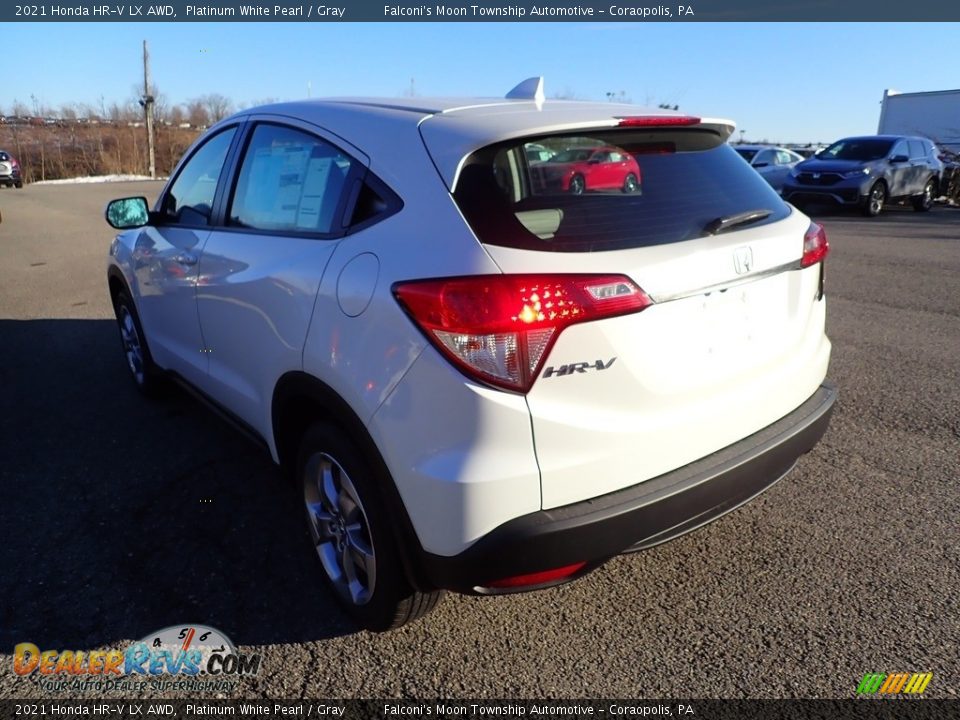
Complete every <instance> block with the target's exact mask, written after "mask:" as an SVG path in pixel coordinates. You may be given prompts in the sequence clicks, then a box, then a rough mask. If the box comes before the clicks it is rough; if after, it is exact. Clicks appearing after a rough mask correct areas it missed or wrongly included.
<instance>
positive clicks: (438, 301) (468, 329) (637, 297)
mask: <svg viewBox="0 0 960 720" xmlns="http://www.w3.org/2000/svg"><path fill="white" fill-rule="evenodd" d="M393 292H394V295H395V296H396V298H397V300H398V301H399V302H400V304H401V305H402V306H403V308H404V309H405V310H406V311H407V312H408V313H409V314H410V316H411V317H412V318H413V320H414V321H415V322H416V323H417V325H418V326H419V327H420V329H421V330H423V332H424V333H425V334H426V336H427V338H428V339H429V340H430V341H431V342H432V343H433V344H434V345H435V346H436V347H437V349H439V350H440V351H441V352H442V353H443V354H444V355H446V356H447V357H448V358H449V359H450V360H451V361H452V362H453V363H454V364H455V365H456V366H457V367H458V368H460V369H461V370H462V371H463V372H465V373H466V374H467V375H468V376H469V377H472V378H475V379H477V380H482V381H483V382H487V383H490V384H492V385H497V386H499V387H502V388H506V389H508V390H516V391H519V392H527V391H528V390H529V389H530V387H531V386H532V385H533V382H534V380H535V379H536V377H537V374H538V373H539V371H540V368H541V367H542V366H543V363H544V361H545V360H546V357H547V354H548V353H549V352H550V348H551V347H552V346H553V343H554V342H556V339H557V337H558V336H559V335H560V333H561V332H562V331H563V329H564V328H565V327H567V326H569V325H573V324H576V323H582V322H589V321H591V320H598V319H600V318H609V317H615V316H617V315H626V314H628V313H635V312H640V311H641V310H643V309H644V308H646V307H648V306H649V305H650V304H651V300H650V298H649V297H648V296H647V294H646V293H645V292H643V290H641V289H640V288H639V287H637V286H636V285H635V284H634V283H633V281H632V280H630V278H628V277H626V276H624V275H477V276H472V277H461V278H447V279H442V280H425V281H416V282H405V283H397V284H396V285H395V286H394V288H393Z"/></svg>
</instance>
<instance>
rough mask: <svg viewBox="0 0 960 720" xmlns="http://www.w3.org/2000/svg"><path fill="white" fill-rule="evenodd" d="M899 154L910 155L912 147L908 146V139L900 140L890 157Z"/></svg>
mask: <svg viewBox="0 0 960 720" xmlns="http://www.w3.org/2000/svg"><path fill="white" fill-rule="evenodd" d="M897 155H906V156H907V157H910V148H908V147H907V141H906V140H898V141H897V142H896V144H894V146H893V150H891V151H890V155H889V157H896V156H897Z"/></svg>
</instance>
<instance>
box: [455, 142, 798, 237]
mask: <svg viewBox="0 0 960 720" xmlns="http://www.w3.org/2000/svg"><path fill="white" fill-rule="evenodd" d="M454 197H455V199H456V201H457V204H458V205H459V207H460V209H461V211H462V212H463V214H464V216H465V217H466V219H467V222H468V223H470V226H471V227H472V228H473V230H474V232H475V233H476V234H477V236H478V238H479V239H480V241H481V242H484V243H489V244H492V245H504V246H507V247H518V248H526V249H536V250H554V251H561V252H589V251H599V250H615V249H621V248H633V247H643V246H649V245H662V244H666V243H673V242H681V241H683V240H689V239H693V238H699V237H704V236H707V235H709V234H710V232H709V228H710V227H711V226H714V227H716V224H717V223H718V221H719V220H721V219H723V218H730V217H732V216H736V215H740V214H743V213H752V212H754V211H761V212H760V213H758V214H757V215H756V216H755V217H758V218H759V219H753V220H752V221H751V226H756V225H762V224H766V223H770V222H775V221H777V220H780V219H782V218H784V217H786V216H787V215H789V214H790V209H789V207H788V206H787V205H786V204H785V203H784V202H783V201H782V200H781V199H780V196H779V195H777V193H776V192H775V191H774V190H773V189H772V188H771V187H770V185H769V184H768V183H767V182H766V181H765V180H764V179H763V178H762V177H761V176H760V175H759V174H758V173H757V172H756V171H755V170H753V169H752V168H751V167H750V166H749V165H747V164H746V163H744V162H743V160H742V159H741V158H740V157H739V156H738V155H737V153H736V151H735V150H734V149H733V148H731V147H730V146H729V145H727V144H726V143H724V142H722V139H721V138H720V136H719V135H718V134H717V133H715V132H712V131H710V130H706V129H689V128H688V129H682V130H678V129H670V130H615V131H600V132H595V133H582V134H570V135H556V136H546V137H544V136H538V137H533V138H526V139H521V140H515V141H510V142H506V143H500V144H497V145H493V146H490V147H487V148H484V149H482V150H480V151H478V152H475V153H473V154H472V155H471V156H469V157H468V158H467V160H466V162H465V164H464V167H463V169H462V170H461V174H460V178H459V180H458V182H457V187H456V190H455V192H454ZM767 213H768V214H767ZM738 227H742V226H738Z"/></svg>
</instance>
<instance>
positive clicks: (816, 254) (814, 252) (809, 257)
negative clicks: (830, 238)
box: [800, 223, 830, 267]
mask: <svg viewBox="0 0 960 720" xmlns="http://www.w3.org/2000/svg"><path fill="white" fill-rule="evenodd" d="M829 252H830V243H829V242H827V233H826V232H824V230H823V228H822V227H821V226H820V225H817V224H816V223H810V227H809V228H808V229H807V232H806V234H805V235H804V236H803V257H802V258H800V267H810V266H811V265H816V264H817V263H818V262H820V261H821V260H823V259H824V258H825V257H826V256H827V253H829Z"/></svg>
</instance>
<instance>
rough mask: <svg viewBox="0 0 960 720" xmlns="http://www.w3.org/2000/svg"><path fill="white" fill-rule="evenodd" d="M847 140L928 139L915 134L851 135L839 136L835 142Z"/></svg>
mask: <svg viewBox="0 0 960 720" xmlns="http://www.w3.org/2000/svg"><path fill="white" fill-rule="evenodd" d="M849 140H891V141H893V140H927V141H928V142H929V140H928V139H927V138H922V137H918V136H916V135H853V136H851V137H845V138H840V139H839V140H836V141H835V142H847V141H849Z"/></svg>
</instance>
